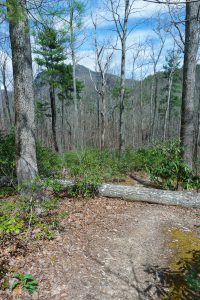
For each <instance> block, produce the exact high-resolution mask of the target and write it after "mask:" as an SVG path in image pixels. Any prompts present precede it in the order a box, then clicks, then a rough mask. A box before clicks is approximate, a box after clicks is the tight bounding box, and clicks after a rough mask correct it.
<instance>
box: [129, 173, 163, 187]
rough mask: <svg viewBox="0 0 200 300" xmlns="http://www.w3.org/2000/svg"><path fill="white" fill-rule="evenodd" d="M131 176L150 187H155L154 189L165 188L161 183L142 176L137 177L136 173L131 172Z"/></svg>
mask: <svg viewBox="0 0 200 300" xmlns="http://www.w3.org/2000/svg"><path fill="white" fill-rule="evenodd" d="M129 177H130V178H132V179H133V180H135V181H137V182H139V183H140V184H142V185H144V186H146V187H150V188H154V189H161V190H162V189H163V188H162V185H161V184H158V183H156V182H153V181H149V180H144V179H142V178H139V177H137V176H136V175H135V174H132V173H131V174H129Z"/></svg>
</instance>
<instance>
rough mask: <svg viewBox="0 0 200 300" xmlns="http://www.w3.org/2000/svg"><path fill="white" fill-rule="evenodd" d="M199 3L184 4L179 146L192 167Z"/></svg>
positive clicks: (184, 158)
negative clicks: (184, 20) (184, 19)
mask: <svg viewBox="0 0 200 300" xmlns="http://www.w3.org/2000/svg"><path fill="white" fill-rule="evenodd" d="M198 9H199V3H195V2H194V3H192V2H189V1H188V2H187V3H186V22H185V48H184V66H183V90H182V111H181V134H180V139H181V146H182V149H183V160H184V162H185V164H186V165H187V166H188V167H189V168H192V167H193V147H194V89H195V71H196V61H197V51H198V42H199V28H198V27H199V21H198Z"/></svg>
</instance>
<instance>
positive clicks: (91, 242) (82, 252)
mask: <svg viewBox="0 0 200 300" xmlns="http://www.w3.org/2000/svg"><path fill="white" fill-rule="evenodd" d="M62 209H65V210H67V211H69V213H70V217H69V218H68V219H67V220H66V221H64V222H63V224H62V225H63V226H64V230H63V231H62V232H60V233H58V234H57V237H56V239H54V240H52V241H50V242H48V241H46V242H44V241H43V242H42V241H41V242H40V243H39V245H38V247H37V249H36V250H35V251H34V252H33V253H31V254H30V255H28V256H27V257H26V263H25V265H24V267H23V268H22V270H21V271H23V272H27V273H31V274H33V275H35V276H36V277H37V278H38V280H39V282H40V291H39V292H38V293H36V294H35V295H34V296H32V298H31V297H30V296H28V295H24V296H19V295H18V296H17V297H16V298H15V299H26V300H28V299H40V300H51V299H52V300H53V299H55V300H62V299H65V300H111V299H114V300H143V299H154V300H156V299H158V297H157V296H156V294H154V292H155V290H154V288H153V287H152V288H150V289H148V287H150V286H151V283H153V278H152V275H151V274H148V273H147V272H146V271H145V270H146V269H147V267H151V266H159V267H165V266H167V264H168V259H169V257H170V256H171V255H172V253H171V250H170V249H168V247H167V243H168V242H169V240H170V234H168V230H169V229H170V228H171V227H176V228H183V230H190V229H193V228H194V225H195V224H197V223H198V218H197V217H196V213H197V210H192V209H182V208H178V207H167V206H161V205H160V206H159V205H150V204H140V203H131V202H124V201H122V200H115V199H105V198H102V199H93V200H81V201H75V200H74V201H66V202H65V203H64V204H63V206H62ZM4 297H5V298H2V299H3V300H4V299H12V298H10V297H9V296H4Z"/></svg>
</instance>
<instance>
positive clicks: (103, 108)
mask: <svg viewBox="0 0 200 300" xmlns="http://www.w3.org/2000/svg"><path fill="white" fill-rule="evenodd" d="M105 132H106V101H105V84H104V83H103V82H102V94H101V149H104V148H105Z"/></svg>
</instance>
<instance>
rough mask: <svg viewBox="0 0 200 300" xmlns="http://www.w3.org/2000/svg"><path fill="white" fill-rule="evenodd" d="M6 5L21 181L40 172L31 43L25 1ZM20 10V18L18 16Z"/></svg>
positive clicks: (10, 0)
mask: <svg viewBox="0 0 200 300" xmlns="http://www.w3.org/2000/svg"><path fill="white" fill-rule="evenodd" d="M7 4H8V7H9V11H8V15H9V32H10V40H11V48H12V65H13V77H14V102H15V135H16V163H17V166H16V171H17V178H18V182H19V183H20V182H22V181H27V180H31V179H33V178H34V177H36V176H37V174H38V169H37V160H36V145H35V112H34V91H33V72H32V58H31V43H30V33H29V24H28V18H27V13H26V0H16V1H15V2H14V3H13V1H12V0H8V1H7ZM19 10H20V12H21V13H20V17H19V16H18V15H16V14H19Z"/></svg>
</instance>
